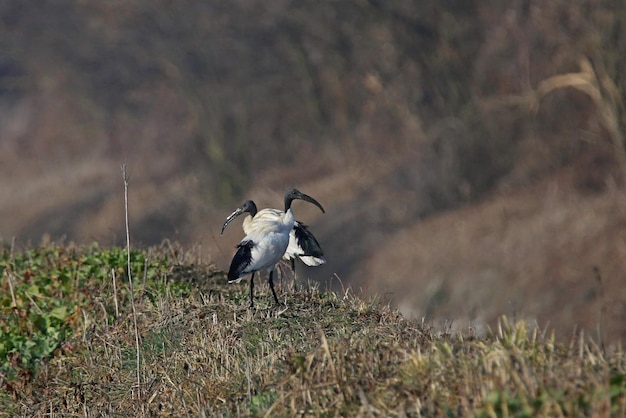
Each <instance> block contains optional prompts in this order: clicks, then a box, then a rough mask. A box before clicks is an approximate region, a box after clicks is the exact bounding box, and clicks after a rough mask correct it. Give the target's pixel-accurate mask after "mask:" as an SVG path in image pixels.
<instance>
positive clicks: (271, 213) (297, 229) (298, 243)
mask: <svg viewBox="0 0 626 418" xmlns="http://www.w3.org/2000/svg"><path fill="white" fill-rule="evenodd" d="M322 212H324V209H322ZM244 213H248V214H249V215H248V216H246V218H245V219H244V220H243V223H242V227H243V232H244V233H246V234H248V233H250V232H251V231H252V230H253V229H254V228H255V226H257V225H260V224H262V223H264V222H265V221H266V220H267V219H275V218H277V217H279V216H281V215H282V214H283V211H281V210H279V209H272V208H266V209H262V210H261V211H260V212H257V206H256V204H255V203H254V201H252V200H246V201H245V202H244V203H243V204H242V205H241V206H239V207H238V208H237V209H236V210H235V211H234V212H233V213H232V214H230V215H229V216H228V218H226V222H224V225H223V226H222V231H221V234H223V233H224V229H225V228H226V226H227V225H228V224H229V223H230V222H231V221H232V220H233V219H235V218H236V217H237V216H239V215H241V214H244ZM298 258H299V259H300V260H301V261H302V262H303V263H304V264H306V265H307V266H313V267H314V266H319V265H321V264H324V263H326V259H325V258H324V251H323V250H322V247H321V246H320V244H319V242H318V241H317V239H316V238H315V236H314V235H313V234H312V233H311V231H309V229H308V227H307V226H306V225H305V224H303V223H302V222H300V221H295V223H294V227H293V229H292V230H291V232H290V233H289V245H288V246H287V250H286V251H285V254H284V255H283V259H284V260H286V261H288V262H290V263H291V270H292V272H293V273H294V276H295V274H296V265H295V261H296V259H298Z"/></svg>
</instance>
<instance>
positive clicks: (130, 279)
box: [122, 163, 141, 399]
mask: <svg viewBox="0 0 626 418" xmlns="http://www.w3.org/2000/svg"><path fill="white" fill-rule="evenodd" d="M122 179H123V180H124V217H125V221H126V265H127V270H128V284H129V286H130V304H131V307H132V311H133V323H134V326H135V348H136V362H137V393H138V395H139V396H138V398H139V399H141V351H140V348H139V327H138V326H137V310H136V308H135V295H134V288H133V277H132V272H131V265H130V229H129V227H128V173H127V172H126V163H124V164H122Z"/></svg>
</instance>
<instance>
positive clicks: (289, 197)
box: [285, 189, 326, 213]
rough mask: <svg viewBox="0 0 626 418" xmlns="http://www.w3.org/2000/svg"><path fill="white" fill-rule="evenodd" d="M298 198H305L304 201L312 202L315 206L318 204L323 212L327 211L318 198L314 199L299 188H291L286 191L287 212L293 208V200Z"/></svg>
mask: <svg viewBox="0 0 626 418" xmlns="http://www.w3.org/2000/svg"><path fill="white" fill-rule="evenodd" d="M296 199H299V200H304V201H307V202H309V203H312V204H314V205H315V206H317V207H318V208H320V210H321V211H322V213H326V211H325V210H324V208H323V207H322V205H321V204H320V203H319V202H318V201H317V200H315V199H313V198H312V197H311V196H309V195H306V194H304V193H302V192H301V191H300V190H298V189H289V190H287V193H285V212H287V211H288V210H289V209H290V208H291V202H293V201H294V200H296Z"/></svg>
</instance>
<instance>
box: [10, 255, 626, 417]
mask: <svg viewBox="0 0 626 418" xmlns="http://www.w3.org/2000/svg"><path fill="white" fill-rule="evenodd" d="M151 251H152V252H150V253H147V254H146V259H151V260H154V259H157V258H161V259H163V258H164V257H165V258H166V262H165V263H163V264H162V268H161V270H160V271H159V272H157V274H156V276H155V277H154V278H153V279H151V280H149V281H148V282H147V284H144V285H143V286H141V287H142V289H138V290H137V292H138V293H137V295H136V298H135V303H136V309H137V315H138V318H137V321H138V329H139V335H140V344H141V346H140V348H141V350H140V352H141V356H142V358H141V363H140V370H139V371H140V374H141V382H142V387H141V388H138V387H137V376H136V370H137V364H136V363H137V362H136V358H135V330H134V324H133V318H132V307H131V305H130V302H129V298H128V295H127V294H126V295H125V296H124V295H123V294H120V297H119V303H120V306H119V309H120V316H119V318H117V319H115V317H114V316H113V315H112V314H111V313H112V309H113V298H114V295H113V294H112V293H113V291H112V289H113V287H112V285H111V284H108V285H103V286H101V287H99V289H100V292H98V293H97V294H94V295H93V300H92V301H91V303H90V304H88V305H86V306H84V307H83V308H82V310H81V315H80V318H79V320H77V321H76V324H75V329H74V334H73V336H72V337H71V338H69V339H68V340H67V341H65V342H63V343H61V344H60V348H59V349H58V350H57V351H55V353H54V355H53V356H52V357H51V358H49V359H47V360H46V361H43V362H42V363H41V364H40V366H39V368H38V371H37V372H36V373H35V374H33V375H32V376H30V377H29V376H25V375H20V376H21V377H17V378H12V379H4V380H3V381H2V382H3V383H2V385H3V386H2V392H0V411H3V412H1V413H0V416H51V417H54V416H84V417H97V416H172V415H174V416H415V417H417V416H486V417H487V416H518V417H522V416H623V415H624V413H626V400H625V396H626V374H625V373H626V366H625V364H624V360H625V358H624V353H623V352H622V351H621V349H615V350H613V351H609V352H604V351H603V350H601V349H600V348H599V347H598V346H597V345H596V344H594V343H593V342H592V341H590V340H588V339H587V338H586V337H585V336H584V335H582V334H580V335H577V336H576V337H575V338H572V340H571V341H570V342H569V343H561V342H559V341H556V340H555V339H554V337H553V336H552V335H551V334H550V333H549V332H548V331H546V330H542V329H540V328H538V327H537V326H536V325H534V324H531V323H528V322H525V321H518V322H515V323H511V322H509V321H508V320H507V319H506V318H503V319H502V320H501V321H500V325H499V327H498V328H497V329H496V330H495V332H493V333H491V334H490V335H489V336H488V337H485V338H478V337H476V336H474V335H472V333H471V332H470V331H467V332H464V333H462V334H455V335H451V334H449V333H446V332H444V331H440V330H437V329H434V328H432V327H429V326H427V325H425V324H423V323H422V322H416V321H411V320H407V319H405V318H403V317H402V316H401V315H400V314H399V313H398V312H397V311H395V310H393V309H391V308H390V307H389V306H387V305H385V304H382V303H380V301H378V300H375V299H370V300H364V299H363V298H361V297H359V296H357V295H354V294H353V293H352V291H351V290H350V289H347V290H346V291H344V292H342V293H334V292H324V291H322V290H321V289H319V288H318V287H315V286H309V287H308V288H306V289H305V290H303V291H299V292H295V293H294V292H293V290H292V289H291V286H290V283H289V282H288V281H287V280H285V281H284V283H283V286H281V289H280V290H279V294H280V297H281V300H282V301H284V302H285V304H286V305H285V306H284V307H274V306H272V305H271V297H270V294H269V289H268V287H267V286H266V285H265V286H258V287H257V290H258V292H257V296H258V305H259V306H258V307H257V309H255V310H250V309H248V308H247V288H246V285H245V284H243V285H240V286H237V285H226V284H225V282H226V280H225V277H224V274H223V273H222V272H219V271H216V270H215V269H213V268H212V267H210V266H206V265H198V264H195V262H196V261H197V254H198V253H197V251H196V250H192V251H183V250H182V249H181V248H179V247H177V246H169V247H168V246H164V247H163V248H161V249H160V250H159V251H156V252H154V250H151ZM164 253H165V254H164ZM13 278H14V280H15V279H19V278H20V274H19V272H17V271H15V272H14V274H13ZM120 282H121V281H120ZM137 283H139V280H138V281H137ZM14 285H15V286H18V285H19V283H14ZM136 287H140V286H139V285H137V286H136ZM139 389H141V390H139Z"/></svg>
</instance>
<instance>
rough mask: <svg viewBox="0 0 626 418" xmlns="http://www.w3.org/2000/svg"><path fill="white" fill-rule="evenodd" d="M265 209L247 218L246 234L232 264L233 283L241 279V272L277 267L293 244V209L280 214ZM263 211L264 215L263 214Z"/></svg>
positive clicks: (243, 273)
mask: <svg viewBox="0 0 626 418" xmlns="http://www.w3.org/2000/svg"><path fill="white" fill-rule="evenodd" d="M264 211H268V210H267V209H265V210H262V211H260V212H258V213H257V214H256V216H255V217H254V222H251V221H250V220H251V219H252V218H251V217H250V216H247V217H246V218H245V219H244V225H247V226H248V228H247V229H246V227H245V226H244V232H245V233H246V236H245V237H244V239H242V240H241V242H240V243H239V245H238V248H239V249H238V251H237V254H235V258H234V259H233V263H232V264H231V270H230V271H229V274H228V278H229V283H232V282H239V281H240V280H241V276H243V275H245V274H247V273H252V272H255V271H259V270H263V269H270V270H271V269H273V268H274V266H275V265H276V263H278V262H279V261H280V259H281V257H282V256H283V255H284V254H285V251H286V250H287V247H288V245H289V236H290V233H291V231H292V230H293V226H294V223H295V219H294V216H293V212H292V211H291V209H289V210H288V211H287V213H284V212H282V211H278V212H280V216H274V214H270V213H267V212H266V213H265V214H263V212H264ZM259 215H261V216H259ZM257 218H258V219H257Z"/></svg>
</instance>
